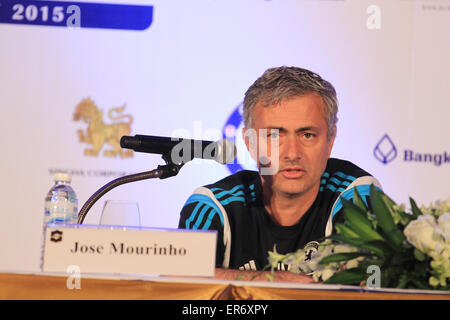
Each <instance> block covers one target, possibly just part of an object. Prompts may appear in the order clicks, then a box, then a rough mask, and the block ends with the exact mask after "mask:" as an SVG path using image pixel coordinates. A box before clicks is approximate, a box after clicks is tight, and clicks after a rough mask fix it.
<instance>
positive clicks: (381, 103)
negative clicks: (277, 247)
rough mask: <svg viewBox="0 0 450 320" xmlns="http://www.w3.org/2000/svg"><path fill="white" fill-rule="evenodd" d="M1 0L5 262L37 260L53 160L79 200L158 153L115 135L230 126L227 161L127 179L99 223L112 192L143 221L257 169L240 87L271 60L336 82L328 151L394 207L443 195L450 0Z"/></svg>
mask: <svg viewBox="0 0 450 320" xmlns="http://www.w3.org/2000/svg"><path fill="white" fill-rule="evenodd" d="M0 4H1V6H0V20H1V21H0V40H1V50H0V105H1V113H2V114H1V116H0V123H1V129H2V130H1V135H0V139H1V149H2V156H1V174H2V177H1V181H2V182H1V187H0V195H1V210H0V212H1V213H0V214H1V223H0V257H1V258H0V270H19V271H20V270H26V271H29V270H31V271H37V270H38V269H39V259H40V241H41V236H42V229H41V228H42V227H41V225H42V219H43V211H44V209H43V208H44V197H45V195H46V193H47V191H48V189H49V188H50V187H51V185H52V183H53V177H52V175H53V173H54V172H56V171H61V170H62V171H66V172H69V173H72V175H73V182H72V185H73V187H74V189H75V191H76V193H77V195H78V198H79V207H80V208H81V206H82V205H83V204H84V202H85V201H86V200H87V199H88V198H89V196H91V195H92V194H93V193H94V192H95V191H96V190H97V189H99V188H100V187H101V186H103V185H104V184H106V183H107V182H109V181H111V180H113V179H115V178H117V177H119V176H122V175H125V174H130V173H136V172H141V171H148V170H152V169H154V168H156V166H157V165H159V164H163V161H162V159H161V157H160V156H158V155H149V154H141V153H122V154H121V153H120V150H119V149H117V150H116V149H114V147H113V146H111V145H110V144H108V142H109V141H113V142H114V141H117V140H114V139H115V137H114V135H116V136H119V135H122V134H125V135H127V134H129V135H134V134H148V135H159V136H177V137H187V138H194V139H206V140H216V139H218V138H221V137H222V136H227V137H228V138H231V139H233V137H235V136H236V137H237V138H236V143H237V145H238V147H239V156H238V160H237V161H236V163H234V164H233V165H231V166H222V165H220V164H217V163H214V162H211V161H202V160H198V161H193V162H191V163H189V164H187V165H186V166H185V167H183V168H182V170H181V172H180V173H179V175H178V176H176V177H174V178H169V179H167V180H146V181H141V182H136V183H133V184H127V185H123V186H120V187H118V188H116V189H114V190H112V191H111V192H109V193H107V194H106V195H105V196H104V197H103V198H101V199H100V201H99V202H97V204H95V205H94V207H93V208H92V209H91V212H90V213H89V214H88V216H87V217H86V220H85V223H87V224H97V223H98V222H99V217H100V212H101V209H102V205H103V203H104V201H105V200H107V199H118V200H136V201H138V202H139V206H140V210H141V215H142V218H141V219H142V224H143V225H144V226H149V227H170V228H174V227H176V226H177V223H178V217H179V211H180V209H181V207H182V206H183V204H184V202H185V200H186V199H187V197H188V196H189V195H190V193H191V192H192V191H193V190H194V189H195V188H196V187H198V186H201V185H204V184H208V183H212V182H214V181H216V180H218V179H221V178H223V177H225V176H226V175H228V174H230V173H231V172H235V171H236V170H240V169H243V168H244V169H248V168H253V166H254V165H253V164H252V163H251V162H250V161H248V158H249V157H248V156H246V153H245V150H244V148H243V143H242V140H241V138H240V137H239V134H240V130H241V129H242V121H241V120H242V117H241V103H242V100H243V95H244V93H245V91H246V89H247V88H248V87H249V86H250V85H251V84H252V83H253V81H254V80H255V79H256V78H257V77H259V76H260V75H261V74H262V73H263V71H264V70H266V69H267V68H270V67H274V66H280V65H287V66H299V67H304V68H308V69H310V70H313V71H315V72H317V73H319V74H320V75H321V76H323V77H324V78H325V79H327V80H329V81H330V82H332V83H333V84H334V86H335V87H336V90H337V92H338V98H339V102H340V110H339V122H338V134H337V139H336V142H335V146H334V150H333V154H332V156H334V157H339V158H345V159H349V160H351V161H353V162H355V163H357V164H358V165H360V166H361V167H363V168H364V169H366V170H367V171H369V172H371V173H372V174H373V175H375V176H376V177H377V178H378V179H379V180H380V181H381V183H382V185H383V188H384V190H385V191H386V192H387V193H388V194H389V195H390V196H391V197H392V198H393V199H394V200H395V201H397V202H398V203H405V202H406V201H408V197H409V196H411V197H413V198H415V199H416V201H417V202H418V203H420V204H423V203H424V204H429V203H430V202H431V201H434V200H437V199H446V198H448V197H449V196H450V192H449V190H450V188H449V181H450V139H449V138H450V126H449V119H450V60H449V57H450V41H449V32H450V1H444V0H417V1H413V0H371V1H368V0H341V1H338V0H333V1H332V0H290V1H287V0H283V1H281V0H272V1H264V0H249V1H239V0H192V1H175V0H172V1H167V0H164V1H159V0H154V1H136V0H134V2H133V0H120V1H119V0H112V1H101V0H97V1H96V2H95V3H94V4H93V2H91V1H78V2H63V1H48V2H47V1H28V0H27V1H13V0H0ZM112 4H115V5H112ZM93 135H100V137H102V139H100V143H99V144H98V145H93V144H90V143H89V139H90V138H92V136H93Z"/></svg>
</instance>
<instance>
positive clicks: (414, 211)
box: [409, 197, 422, 219]
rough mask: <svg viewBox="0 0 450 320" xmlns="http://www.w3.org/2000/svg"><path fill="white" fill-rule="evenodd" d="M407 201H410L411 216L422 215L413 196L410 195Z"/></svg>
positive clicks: (415, 217)
mask: <svg viewBox="0 0 450 320" xmlns="http://www.w3.org/2000/svg"><path fill="white" fill-rule="evenodd" d="M409 202H410V203H411V211H412V214H413V218H414V219H417V218H418V217H419V216H421V215H422V211H420V209H419V207H418V206H417V204H416V202H415V201H414V199H413V198H411V197H410V198H409Z"/></svg>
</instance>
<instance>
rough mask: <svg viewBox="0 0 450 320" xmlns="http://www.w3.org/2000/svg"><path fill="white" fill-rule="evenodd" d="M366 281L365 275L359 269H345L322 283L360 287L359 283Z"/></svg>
mask: <svg viewBox="0 0 450 320" xmlns="http://www.w3.org/2000/svg"><path fill="white" fill-rule="evenodd" d="M366 279H367V273H366V272H364V270H361V269H359V268H352V269H347V270H344V271H340V272H338V273H335V274H334V275H332V276H331V278H329V279H328V280H326V281H324V282H323V283H325V284H354V285H358V286H359V285H360V283H361V281H364V280H366Z"/></svg>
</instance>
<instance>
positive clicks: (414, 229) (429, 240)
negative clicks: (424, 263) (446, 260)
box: [403, 214, 443, 256]
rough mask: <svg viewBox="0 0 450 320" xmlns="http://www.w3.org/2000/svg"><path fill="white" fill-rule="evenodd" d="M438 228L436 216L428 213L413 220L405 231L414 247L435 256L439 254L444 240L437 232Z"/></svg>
mask: <svg viewBox="0 0 450 320" xmlns="http://www.w3.org/2000/svg"><path fill="white" fill-rule="evenodd" d="M437 229H438V224H437V222H436V220H435V218H434V217H433V216H432V215H429V214H427V215H424V216H420V217H419V218H417V220H414V221H411V222H410V223H409V224H408V225H407V226H406V228H405V230H403V233H404V234H405V236H406V239H407V240H408V242H409V243H411V244H412V245H413V246H414V247H416V248H417V249H419V250H420V251H422V252H423V253H426V254H428V255H429V256H435V255H436V254H439V251H440V247H441V244H442V242H443V239H442V237H441V236H440V235H439V233H438V232H436V230H437Z"/></svg>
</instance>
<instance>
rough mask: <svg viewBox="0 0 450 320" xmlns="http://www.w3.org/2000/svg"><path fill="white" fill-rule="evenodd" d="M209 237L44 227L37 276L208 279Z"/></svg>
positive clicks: (212, 250) (212, 249) (212, 251)
mask: <svg viewBox="0 0 450 320" xmlns="http://www.w3.org/2000/svg"><path fill="white" fill-rule="evenodd" d="M216 238H217V233H216V232H215V231H188V230H178V229H152V228H122V227H110V226H86V225H73V226H62V225H49V226H47V227H46V230H45V247H44V253H43V264H42V270H43V271H45V272H64V273H65V272H66V271H67V268H68V267H69V266H77V267H79V270H80V272H81V273H83V272H87V273H114V274H120V273H122V274H130V273H134V274H152V275H179V276H207V277H212V276H214V268H215V260H216Z"/></svg>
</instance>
